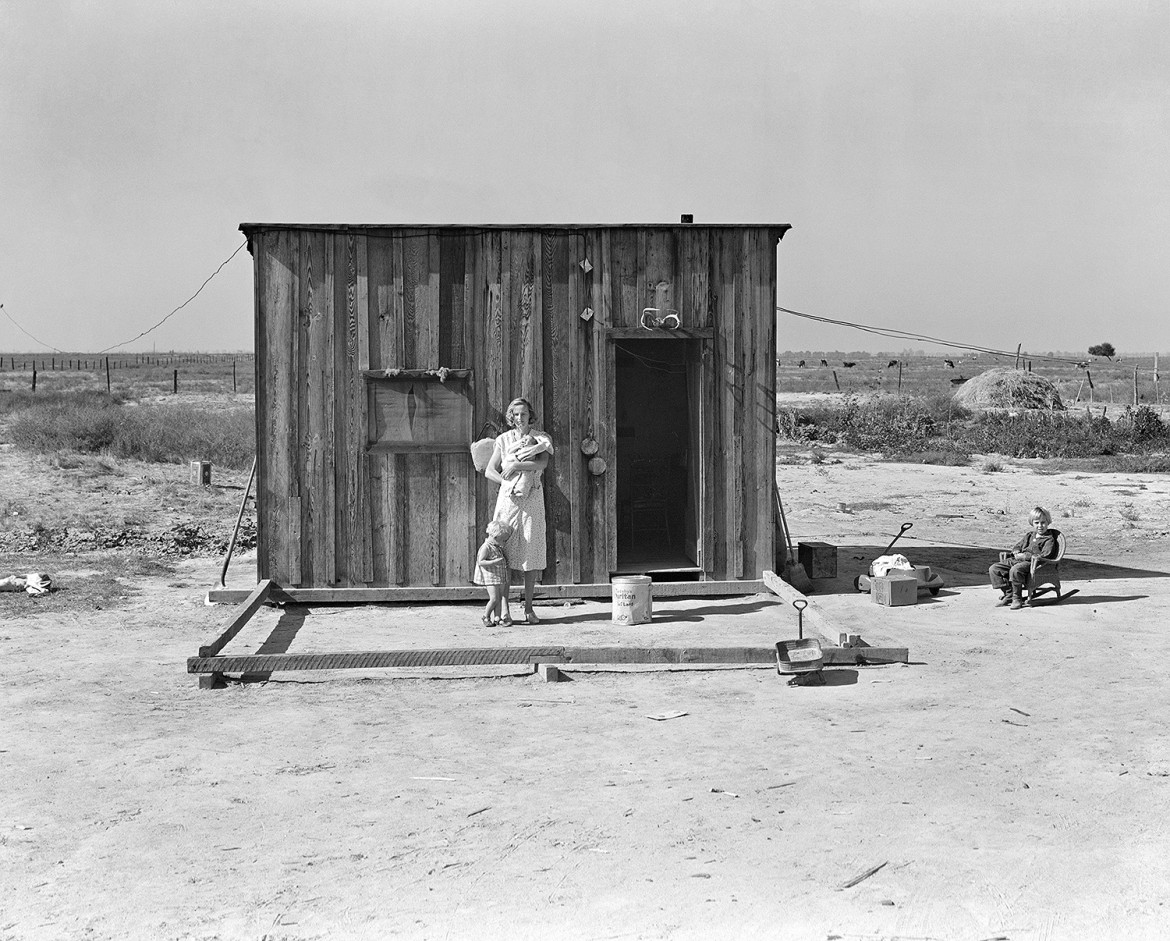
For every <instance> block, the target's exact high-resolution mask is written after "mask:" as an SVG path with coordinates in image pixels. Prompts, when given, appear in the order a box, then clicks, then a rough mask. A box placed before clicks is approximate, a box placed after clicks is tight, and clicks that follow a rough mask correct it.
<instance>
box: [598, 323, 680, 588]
mask: <svg viewBox="0 0 1170 941" xmlns="http://www.w3.org/2000/svg"><path fill="white" fill-rule="evenodd" d="M690 345H691V344H690V342H689V341H686V340H657V339H655V340H617V341H615V342H614V346H615V350H614V354H615V355H614V365H615V378H616V383H617V388H616V399H617V403H616V405H617V524H618V540H617V543H618V545H617V549H618V560H617V561H618V571H619V572H621V573H624V574H630V573H635V572H641V573H645V572H653V573H655V577H657V578H659V579H661V580H669V579H672V578H678V579H687V578H697V577H699V572H700V570H699V568H698V567H697V566H696V563H695V557H694V555H695V554H694V547H693V542H692V541H689V540H688V531H689V530H690V529H692V528H693V526H694V523H693V520H694V516H695V508H694V507H693V506H691V503H692V502H693V501H694V499H695V495H694V493H693V490H694V489H695V488H694V487H693V486H692V485H691V482H690V478H691V473H690V470H691V468H690V461H691V456H692V450H691V431H690V429H691V424H692V423H691V416H690V405H689V403H690V401H691V397H690V396H689V395H688V355H689V350H688V348H689V346H690Z"/></svg>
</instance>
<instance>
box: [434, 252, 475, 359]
mask: <svg viewBox="0 0 1170 941" xmlns="http://www.w3.org/2000/svg"><path fill="white" fill-rule="evenodd" d="M438 242H439V362H440V363H441V364H442V365H444V366H447V367H450V368H452V369H465V368H467V367H468V366H469V365H470V363H469V361H468V342H469V341H468V335H467V334H468V326H469V318H468V316H467V309H466V293H465V284H464V279H465V277H466V261H465V250H466V249H465V246H466V241H465V239H464V237H463V235H462V234H458V235H442V236H439V237H438Z"/></svg>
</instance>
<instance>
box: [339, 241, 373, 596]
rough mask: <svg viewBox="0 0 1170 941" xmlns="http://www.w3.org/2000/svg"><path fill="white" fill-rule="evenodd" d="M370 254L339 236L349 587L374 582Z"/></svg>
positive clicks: (344, 562) (342, 514)
mask: <svg viewBox="0 0 1170 941" xmlns="http://www.w3.org/2000/svg"><path fill="white" fill-rule="evenodd" d="M366 250H367V249H366V239H365V236H363V235H357V234H354V233H352V232H350V233H345V234H344V235H341V234H339V235H338V237H337V260H338V278H337V282H338V294H337V298H338V307H337V312H338V314H339V317H338V321H339V324H338V326H339V329H338V332H337V335H336V341H337V351H336V352H337V358H336V370H337V371H336V375H335V383H334V385H335V388H336V389H337V428H338V441H337V458H336V461H337V467H336V473H337V505H338V510H339V519H338V525H337V560H338V575H339V578H340V579H341V580H342V581H343V583H344V584H347V585H365V584H368V583H369V582H370V580H371V578H372V575H371V574H370V569H371V567H372V564H371V562H370V557H369V519H368V517H367V511H366V498H367V494H368V492H369V483H368V480H367V479H366V473H367V469H366V463H365V461H364V455H365V446H366V435H367V414H366V404H367V399H368V396H367V393H366V384H365V380H364V379H363V378H362V375H361V370H362V369H363V368H365V367H363V365H362V360H363V358H364V357H365V358H368V355H369V354H368V340H369V286H368V275H367V268H366V265H367V259H366Z"/></svg>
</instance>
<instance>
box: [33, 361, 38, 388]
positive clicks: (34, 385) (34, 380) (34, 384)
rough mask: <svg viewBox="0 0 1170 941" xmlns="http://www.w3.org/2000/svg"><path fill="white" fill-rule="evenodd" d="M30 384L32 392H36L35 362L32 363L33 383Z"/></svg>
mask: <svg viewBox="0 0 1170 941" xmlns="http://www.w3.org/2000/svg"><path fill="white" fill-rule="evenodd" d="M32 386H33V387H32V390H33V392H36V391H37V364H36V363H33V383H32Z"/></svg>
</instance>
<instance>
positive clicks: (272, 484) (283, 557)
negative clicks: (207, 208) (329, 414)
mask: <svg viewBox="0 0 1170 941" xmlns="http://www.w3.org/2000/svg"><path fill="white" fill-rule="evenodd" d="M294 239H295V236H294V235H293V234H292V233H290V232H288V231H287V230H281V231H278V232H274V233H272V235H271V236H270V237H269V238H268V239H266V240H265V246H266V250H265V253H264V258H265V265H266V273H265V277H264V280H265V287H264V293H265V298H266V307H267V309H266V311H265V316H264V332H265V334H266V338H265V345H266V351H265V364H266V368H265V370H264V373H263V375H264V377H265V384H266V386H267V388H266V390H265V409H264V414H265V425H266V427H265V436H266V437H267V438H268V441H269V443H270V444H269V451H268V465H269V466H268V471H269V475H268V486H267V488H266V490H267V493H266V496H267V499H268V502H269V506H270V507H271V510H270V513H269V515H270V519H271V521H272V529H271V533H270V537H271V538H270V539H269V541H268V544H267V550H268V557H269V571H271V572H272V577H273V578H274V579H275V580H276V581H277V582H278V583H281V584H289V583H290V582H291V579H290V572H289V535H290V532H291V530H292V526H291V523H290V519H289V505H288V495H289V492H290V481H291V478H292V476H293V475H292V473H291V466H292V464H293V463H294V462H295V460H296V438H295V427H294V424H293V415H292V401H293V395H294V389H293V386H294V371H295V366H294V363H293V359H292V336H293V333H294V331H295V329H296V327H295V324H296V303H297V301H296V278H295V275H294V265H295V257H294V253H293V250H292V243H293V240H294Z"/></svg>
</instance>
